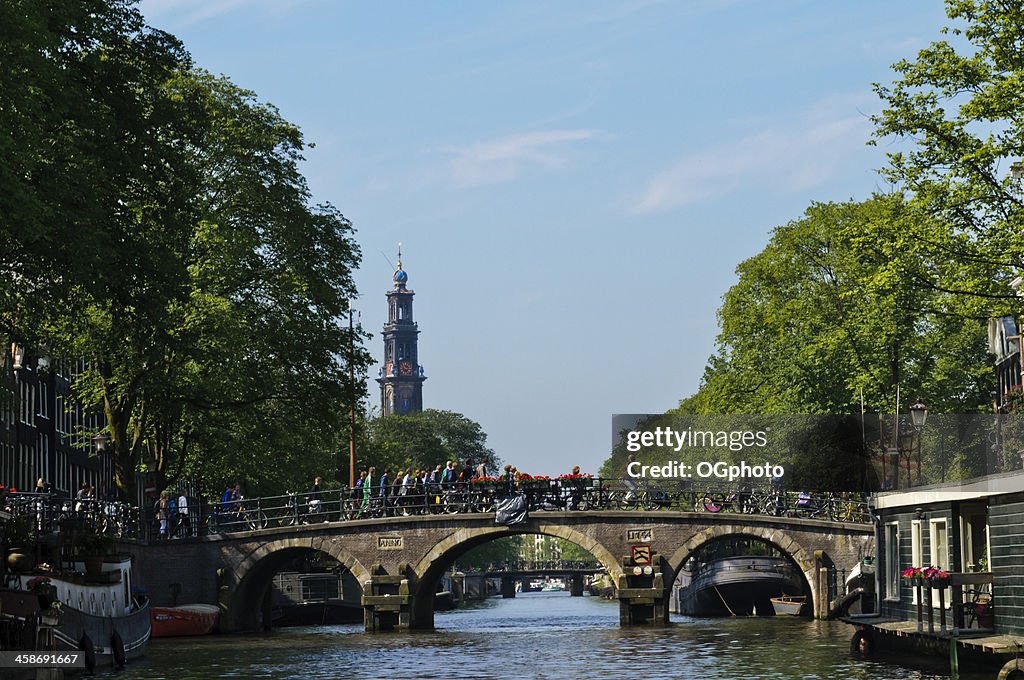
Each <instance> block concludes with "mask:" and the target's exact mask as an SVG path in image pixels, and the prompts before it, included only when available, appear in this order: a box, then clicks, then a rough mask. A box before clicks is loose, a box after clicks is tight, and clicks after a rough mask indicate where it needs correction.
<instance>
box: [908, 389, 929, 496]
mask: <svg viewBox="0 0 1024 680" xmlns="http://www.w3.org/2000/svg"><path fill="white" fill-rule="evenodd" d="M910 421H911V422H912V423H913V425H914V429H915V430H917V483H918V484H920V483H921V442H922V441H923V440H924V425H925V423H926V422H927V421H928V407H927V406H925V405H924V402H922V401H921V398H920V397H918V398H917V402H916V403H915V404H914V405H913V406H911V407H910ZM907 477H910V471H909V470H908V471H907Z"/></svg>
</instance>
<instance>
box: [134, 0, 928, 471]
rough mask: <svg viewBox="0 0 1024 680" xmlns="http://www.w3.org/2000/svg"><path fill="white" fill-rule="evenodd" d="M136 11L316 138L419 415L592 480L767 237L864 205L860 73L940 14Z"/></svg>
mask: <svg viewBox="0 0 1024 680" xmlns="http://www.w3.org/2000/svg"><path fill="white" fill-rule="evenodd" d="M141 7H142V10H143V12H144V14H145V15H146V17H147V19H148V20H149V22H150V23H151V24H152V25H154V26H156V27H158V28H162V29H164V30H167V31H169V32H171V33H173V34H175V35H177V36H178V37H179V38H181V39H182V40H183V41H184V42H185V44H186V46H187V47H188V49H189V50H190V51H191V52H192V54H193V56H194V58H195V60H196V62H197V63H198V64H199V65H200V66H202V67H203V68H205V69H207V70H209V71H212V72H214V73H223V74H225V75H227V76H229V77H230V78H231V79H232V80H233V81H234V82H235V83H237V84H239V85H241V86H243V87H246V88H249V89H252V90H254V91H255V92H257V93H258V95H259V97H260V99H261V100H263V101H267V102H270V103H273V104H274V105H276V106H277V107H278V108H279V109H280V110H281V112H282V114H283V115H284V116H285V118H287V119H288V120H290V121H292V122H294V123H296V124H298V125H299V126H301V127H302V129H303V131H304V133H305V135H306V138H307V140H308V141H310V142H313V143H315V144H316V147H315V148H314V149H311V150H309V152H308V154H307V159H308V160H307V163H306V164H305V167H304V170H305V172H306V175H307V177H308V179H309V183H310V187H311V189H312V191H313V194H314V197H315V199H316V200H317V201H328V202H330V203H333V204H334V205H335V206H337V207H338V208H339V209H341V210H342V211H343V212H344V213H345V215H346V216H347V217H348V218H349V219H350V220H352V222H353V223H354V225H355V227H356V229H357V239H358V241H359V243H360V245H361V247H362V251H363V264H362V267H361V269H360V271H359V272H358V274H357V277H356V281H357V284H358V286H359V290H360V295H361V297H360V299H359V300H358V302H357V308H358V309H359V310H360V312H361V314H362V321H363V324H364V325H365V326H366V327H367V329H368V330H370V331H372V332H373V333H374V338H373V340H372V341H371V343H370V345H369V349H370V350H371V352H372V353H373V354H374V356H376V357H377V358H378V360H380V357H381V355H382V354H383V345H382V343H381V339H380V328H381V326H382V325H383V323H384V320H385V317H386V311H387V310H386V301H385V298H384V293H385V291H386V290H387V289H388V288H389V287H390V277H391V268H390V265H389V264H388V262H387V260H386V259H385V257H384V255H382V252H383V253H385V254H386V255H387V257H388V258H390V259H391V260H392V261H394V253H395V250H396V246H397V243H398V242H399V241H401V242H402V244H403V246H402V249H403V260H404V263H405V269H406V270H407V271H408V272H409V284H410V287H411V288H412V289H414V290H415V291H416V293H417V296H416V318H417V321H418V322H419V325H420V330H421V335H420V361H421V363H422V364H423V365H424V367H425V369H426V375H427V376H428V380H427V382H426V383H425V386H424V403H425V405H426V406H427V407H433V408H443V409H450V410H454V411H459V412H462V413H465V414H466V415H467V416H469V417H470V418H473V419H474V420H477V421H479V422H480V423H481V424H482V425H483V427H484V429H485V430H486V431H487V432H488V434H489V435H490V439H489V442H490V444H491V445H492V446H493V447H494V448H495V450H496V451H497V452H498V453H499V455H501V456H502V457H503V458H504V459H506V460H507V461H510V462H513V463H514V464H516V465H518V466H519V468H520V469H523V470H526V471H528V472H532V473H535V474H552V475H554V474H557V473H561V472H566V471H568V470H569V469H570V468H571V467H572V466H573V465H576V464H578V465H580V466H581V467H582V468H583V469H584V470H585V471H591V472H593V471H596V469H597V468H598V466H599V465H600V463H601V461H603V460H604V458H605V457H606V456H607V454H608V451H609V445H610V441H611V416H612V414H615V413H647V412H651V413H656V412H662V411H664V410H666V409H669V408H672V407H674V406H675V405H676V404H677V402H678V400H679V399H680V398H683V397H685V396H687V395H689V394H691V393H692V392H694V391H695V390H696V389H697V387H698V384H699V380H700V376H701V374H702V372H703V369H704V365H705V362H706V360H707V357H708V356H709V355H710V354H711V353H712V352H713V351H714V338H715V335H716V333H717V325H716V317H715V313H716V310H717V308H718V306H719V303H720V300H721V296H722V294H723V293H724V292H725V291H726V290H727V288H728V287H729V286H730V285H731V284H732V283H734V282H735V273H734V270H735V267H736V265H737V264H738V263H739V262H741V261H742V260H743V259H745V258H748V257H750V256H752V255H754V254H755V253H757V252H758V251H759V250H760V249H761V248H762V247H763V246H764V244H765V243H766V241H767V239H768V236H769V233H770V231H771V229H772V228H773V227H775V226H777V225H780V224H784V223H786V222H788V221H790V220H792V219H796V218H798V217H799V216H800V215H801V214H802V213H803V211H804V210H805V209H806V208H807V206H808V205H809V204H810V203H811V202H813V201H829V200H847V199H850V198H854V199H863V198H866V197H868V196H869V195H870V194H871V192H872V191H876V190H885V189H886V188H887V186H886V184H885V182H884V180H883V179H882V178H881V177H879V176H878V174H877V172H876V169H877V168H879V167H881V166H882V165H883V164H884V154H885V152H886V151H887V150H891V147H890V146H889V145H888V144H885V143H883V144H881V145H879V146H878V147H868V146H866V145H865V142H866V141H867V139H868V138H869V135H870V132H871V124H870V121H869V120H868V117H869V116H870V115H871V114H872V113H874V112H876V111H877V110H878V109H879V103H878V101H877V98H876V97H875V95H874V93H873V92H872V89H871V83H872V82H883V83H884V82H889V81H891V79H892V72H891V69H890V65H891V64H893V63H894V62H896V61H898V60H899V59H902V58H909V57H912V56H913V55H914V54H915V53H916V51H917V50H918V49H920V48H921V47H923V46H925V45H926V44H927V43H928V42H930V41H932V40H934V39H936V38H938V37H939V28H940V27H941V26H942V25H943V24H944V22H945V16H944V12H943V6H942V3H941V2H939V0H901V1H900V2H891V0H886V1H882V0H861V1H859V2H856V3H852V2H840V1H839V0H835V1H831V0H805V1H798V0H770V1H765V0H692V1H685V0H683V1H680V2H659V1H657V0H634V1H625V2H596V1H588V2H555V3H550V2H468V1H466V2H394V1H392V2H370V1H366V2H343V1H340V0H144V1H143V2H142V3H141ZM372 373H373V374H375V373H376V369H374V370H373V371H372ZM371 395H372V403H375V404H378V403H379V395H378V393H377V391H376V384H375V383H374V384H372V386H371Z"/></svg>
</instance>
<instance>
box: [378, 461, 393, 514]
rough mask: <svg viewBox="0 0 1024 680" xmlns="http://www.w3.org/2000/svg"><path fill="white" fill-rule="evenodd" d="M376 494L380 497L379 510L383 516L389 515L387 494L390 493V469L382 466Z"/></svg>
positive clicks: (389, 508)
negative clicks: (382, 470) (382, 469)
mask: <svg viewBox="0 0 1024 680" xmlns="http://www.w3.org/2000/svg"><path fill="white" fill-rule="evenodd" d="M378 489H379V490H378V492H377V495H378V496H379V497H380V507H381V512H382V513H383V514H384V516H385V517H390V516H391V505H390V503H389V499H388V496H389V495H390V494H391V470H389V469H387V468H384V472H383V473H381V476H380V484H378Z"/></svg>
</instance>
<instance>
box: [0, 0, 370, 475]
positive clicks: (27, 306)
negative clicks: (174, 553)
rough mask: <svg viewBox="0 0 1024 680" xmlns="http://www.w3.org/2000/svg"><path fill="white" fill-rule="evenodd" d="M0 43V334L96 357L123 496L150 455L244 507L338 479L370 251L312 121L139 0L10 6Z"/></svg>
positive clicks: (360, 362) (97, 403)
mask: <svg viewBox="0 0 1024 680" xmlns="http://www.w3.org/2000/svg"><path fill="white" fill-rule="evenodd" d="M0 30H2V31H4V35H3V38H4V39H3V40H0V50H4V51H3V52H0V58H2V59H3V61H4V64H5V68H4V69H3V73H2V74H0V78H2V79H3V80H2V81H0V98H2V99H0V129H4V130H5V132H12V131H13V133H16V134H13V133H12V134H7V135H5V136H4V137H3V140H0V145H4V146H2V147H0V148H3V151H4V154H5V159H6V158H8V157H9V158H10V159H11V162H10V163H6V162H5V164H4V165H3V168H2V169H0V172H2V173H3V174H2V175H0V180H2V181H3V182H4V183H5V185H6V186H7V187H8V188H9V189H10V191H7V190H5V192H3V194H2V197H0V201H2V203H0V214H2V215H3V218H2V219H3V222H2V223H0V227H2V229H3V231H4V233H5V236H4V239H3V240H4V243H11V244H13V247H12V248H9V249H7V248H5V249H4V250H3V252H2V253H0V269H3V270H4V272H5V274H6V275H5V276H2V277H0V280H2V281H3V283H0V302H2V306H0V310H2V312H0V323H2V326H0V328H2V329H3V330H4V331H5V332H6V333H7V334H9V335H10V336H11V337H12V338H13V339H14V340H15V341H19V342H22V343H26V344H28V345H29V346H30V347H33V348H36V349H40V348H43V349H44V350H45V351H46V352H47V353H49V354H50V355H51V356H57V357H60V356H66V357H72V358H79V357H86V358H88V359H89V366H90V368H89V370H88V371H87V372H86V373H85V374H84V375H83V376H81V377H80V379H79V380H78V381H77V383H76V385H75V388H76V389H77V390H78V391H79V393H80V394H81V395H82V398H83V402H84V403H85V405H86V407H87V408H90V407H95V408H97V409H102V411H103V413H104V415H105V417H106V428H105V429H107V430H108V431H109V434H110V438H111V442H110V443H111V446H112V449H113V451H114V455H115V465H116V472H117V481H118V485H119V486H120V487H122V489H125V490H128V487H130V486H131V485H132V483H133V482H134V472H135V470H136V466H137V465H139V464H140V463H141V464H142V465H143V466H145V469H147V470H148V471H150V472H154V473H155V474H156V476H157V479H155V480H154V481H155V483H156V484H157V486H162V485H163V483H164V480H165V479H166V478H168V477H171V478H174V477H178V476H181V475H186V474H188V475H195V476H198V477H199V478H200V479H201V480H203V481H205V482H206V483H207V484H208V485H209V487H210V489H211V490H212V489H217V490H219V487H221V486H222V484H223V483H225V482H226V480H228V479H242V480H245V481H247V482H249V486H250V489H249V493H252V487H256V488H263V487H264V485H266V486H269V487H271V488H276V489H277V490H280V489H281V488H282V487H283V486H293V485H294V484H296V483H300V482H301V483H305V482H306V481H308V478H309V477H310V475H311V473H312V472H313V471H321V470H323V469H324V468H325V467H327V466H328V465H330V466H331V467H333V460H334V456H335V455H336V452H337V450H338V448H339V446H340V442H341V439H342V437H343V436H344V434H343V433H344V428H345V423H344V415H345V413H346V412H347V410H348V405H349V404H352V403H353V402H355V401H356V400H358V399H359V398H360V396H362V392H363V387H362V381H361V377H362V374H363V373H364V369H365V367H366V366H367V365H368V363H369V356H368V355H367V354H366V352H365V351H364V350H363V349H362V347H361V346H359V345H360V344H361V342H362V340H363V339H364V338H365V337H366V334H365V333H363V331H362V330H361V329H359V328H356V330H355V331H354V332H353V333H350V331H349V328H348V324H347V319H346V316H347V315H348V314H349V300H351V299H352V298H354V297H355V295H356V291H355V286H354V283H353V280H352V276H351V274H352V271H353V270H354V268H355V267H356V266H357V265H358V262H359V251H358V247H357V245H356V243H355V240H354V238H353V229H352V225H351V224H350V223H349V222H348V220H346V219H345V218H344V216H343V215H341V214H340V213H339V212H338V211H337V210H336V209H335V208H333V207H331V206H329V205H313V204H311V196H310V192H309V189H308V187H307V185H306V181H305V178H304V177H303V176H302V174H301V172H300V171H299V163H300V162H301V161H302V155H301V154H302V150H303V148H304V141H303V138H302V135H301V133H300V131H299V130H298V128H296V127H295V126H294V125H292V124H290V123H288V122H287V121H286V120H284V119H283V118H282V117H281V116H280V114H279V113H278V111H277V110H276V109H275V108H274V107H273V106H270V105H268V104H265V103H262V102H259V101H258V100H257V98H256V95H255V94H254V93H252V92H249V91H246V90H243V89H241V88H238V87H236V86H235V85H233V84H232V83H231V82H230V81H229V80H227V79H226V78H223V77H214V76H211V75H210V74H208V73H205V72H203V71H201V70H199V69H196V68H193V67H192V65H191V61H190V59H189V57H188V55H187V53H185V51H184V50H183V49H182V47H181V45H180V44H179V43H178V42H177V41H176V40H175V39H174V38H173V37H172V36H169V35H167V34H164V33H161V32H159V31H154V30H152V29H149V28H148V27H145V26H144V24H143V22H142V18H141V16H140V15H139V14H138V12H137V11H136V10H135V9H134V7H133V6H132V3H130V2H122V1H120V0H90V1H88V2H85V3H83V2H81V1H80V0H74V1H72V0H64V1H62V2H57V3H30V2H13V3H3V5H2V6H0ZM25 47H27V48H28V49H27V50H26V49H23V48H25ZM12 48H13V49H12ZM4 140H7V141H4ZM8 151H9V152H10V156H8ZM352 345H356V349H355V351H354V352H352V355H351V361H352V363H353V368H354V370H355V373H356V380H355V381H352V380H349V378H348V368H349V367H348V361H349V356H350V353H349V347H350V346H352Z"/></svg>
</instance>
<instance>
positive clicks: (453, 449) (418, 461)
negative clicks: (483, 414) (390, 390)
mask: <svg viewBox="0 0 1024 680" xmlns="http://www.w3.org/2000/svg"><path fill="white" fill-rule="evenodd" d="M363 451H364V452H365V453H363V454H362V455H360V460H359V461H358V462H357V464H358V467H359V469H365V468H367V467H369V466H370V465H373V466H376V468H377V470H378V472H380V471H382V470H384V469H385V468H388V469H390V470H398V469H404V468H409V467H411V468H413V469H414V470H415V469H419V468H424V469H431V470H432V469H434V467H435V466H436V465H444V463H445V462H446V461H448V460H455V461H456V462H457V463H458V464H460V465H461V464H462V463H465V461H466V460H467V459H470V458H472V459H473V460H474V461H476V462H480V461H481V459H484V460H486V461H487V467H488V470H490V471H494V470H496V469H497V466H498V465H499V464H500V461H499V460H498V458H497V457H496V456H495V454H494V451H493V450H491V449H490V448H488V446H487V433H485V432H484V431H483V428H482V427H481V426H480V424H479V423H477V422H475V421H473V420H470V419H469V418H467V417H466V416H464V415H462V414H461V413H453V412H452V411H442V410H437V409H426V410H424V411H422V412H420V413H413V414H410V415H406V416H397V415H391V416H382V417H380V418H376V419H374V420H372V421H370V422H369V423H367V434H366V440H365V446H364V448H363Z"/></svg>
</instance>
